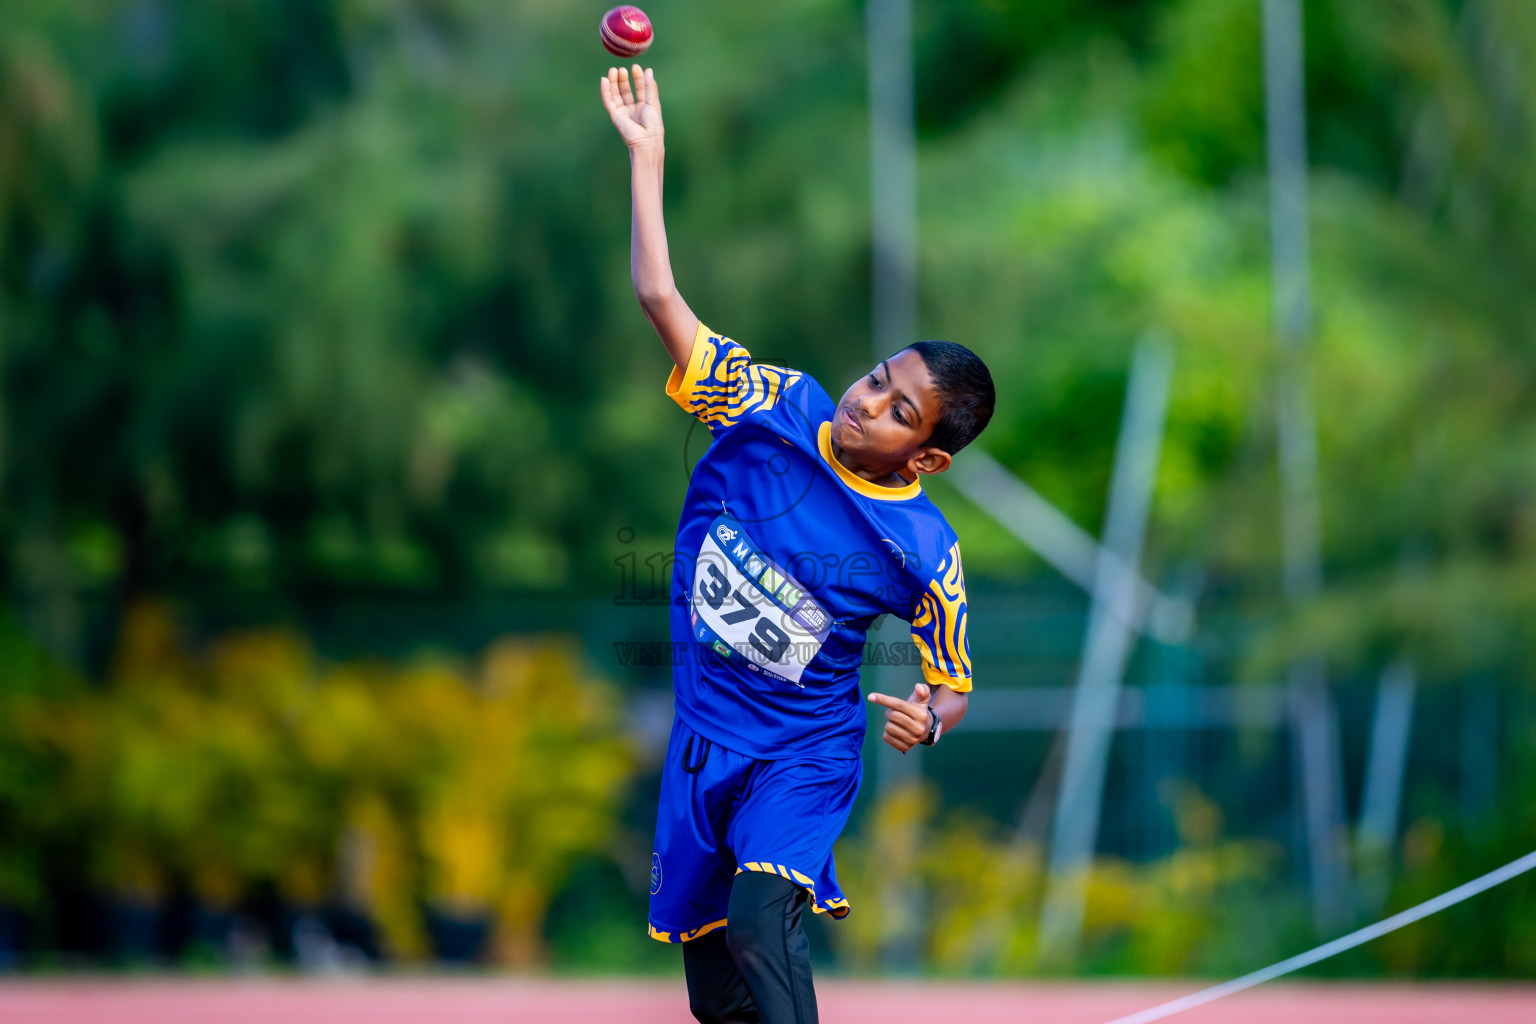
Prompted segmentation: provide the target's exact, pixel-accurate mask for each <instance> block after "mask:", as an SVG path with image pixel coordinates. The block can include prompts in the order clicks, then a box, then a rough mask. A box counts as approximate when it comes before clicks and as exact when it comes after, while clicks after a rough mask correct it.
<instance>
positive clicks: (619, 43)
mask: <svg viewBox="0 0 1536 1024" xmlns="http://www.w3.org/2000/svg"><path fill="white" fill-rule="evenodd" d="M597 34H598V38H600V39H602V41H603V47H604V48H605V49H606V50H607V51H608V52H609V53H611V54H613V55H614V56H615V57H638V56H640V55H641V54H642V53H644V52H645V51H646V49H647V48H648V47H649V46H650V45H651V19H650V18H647V17H646V16H645V12H644V11H642V10H641V9H640V8H638V7H628V6H625V7H615V8H614V9H613V10H611V11H609V12H608V13H607V14H605V15H603V20H602V22H601V23H600V24H599V25H598V26H597Z"/></svg>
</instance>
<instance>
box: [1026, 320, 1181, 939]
mask: <svg viewBox="0 0 1536 1024" xmlns="http://www.w3.org/2000/svg"><path fill="white" fill-rule="evenodd" d="M1172 375H1173V355H1172V353H1171V351H1170V350H1169V348H1168V346H1167V344H1166V343H1164V342H1162V341H1160V340H1156V339H1151V338H1148V339H1144V340H1143V341H1142V343H1141V344H1140V345H1139V346H1137V350H1136V357H1135V360H1134V362H1133V363H1132V366H1131V379H1130V384H1129V386H1128V387H1127V389H1126V395H1125V414H1124V417H1123V419H1122V421H1121V424H1120V438H1119V441H1118V442H1117V443H1116V446H1115V467H1114V475H1113V478H1112V480H1111V481H1110V492H1109V507H1108V510H1107V514H1106V516H1105V524H1104V545H1103V548H1102V549H1101V551H1102V553H1101V555H1100V557H1099V568H1098V572H1097V573H1096V576H1095V579H1094V587H1093V606H1092V608H1091V610H1090V611H1089V615H1088V632H1087V636H1086V637H1085V639H1084V644H1083V647H1084V650H1083V659H1082V662H1081V664H1080V666H1079V668H1078V678H1077V687H1076V689H1075V691H1074V693H1073V703H1072V720H1071V725H1070V726H1069V729H1070V731H1069V733H1068V735H1067V751H1066V759H1065V764H1064V766H1063V769H1062V779H1061V795H1060V797H1059V798H1058V799H1057V801H1056V814H1055V824H1054V828H1053V829H1052V847H1051V863H1050V878H1049V881H1048V884H1047V888H1046V896H1045V905H1044V907H1043V909H1042V913H1041V919H1040V952H1041V957H1042V959H1044V960H1047V961H1052V962H1060V961H1070V960H1072V959H1074V958H1075V957H1076V954H1077V950H1078V945H1079V942H1080V940H1081V938H1082V928H1083V904H1084V897H1085V887H1084V883H1085V882H1086V876H1087V872H1088V868H1089V866H1090V863H1091V861H1092V858H1093V851H1094V847H1095V846H1096V845H1097V843H1098V835H1099V815H1100V813H1101V811H1102V810H1103V800H1104V777H1105V774H1106V772H1107V770H1108V765H1109V744H1110V738H1111V736H1112V735H1113V734H1114V728H1115V717H1116V712H1117V710H1118V707H1119V703H1120V681H1121V677H1122V676H1123V674H1124V672H1125V665H1126V662H1127V661H1128V660H1129V658H1130V655H1131V651H1132V649H1133V647H1134V645H1135V640H1136V633H1135V631H1134V630H1133V629H1132V628H1131V622H1132V616H1133V615H1134V609H1135V603H1136V587H1135V581H1136V579H1137V577H1136V574H1135V572H1134V569H1135V567H1136V566H1137V564H1138V563H1139V562H1140V560H1141V547H1142V541H1143V539H1144V537H1145V536H1146V528H1147V516H1148V514H1149V513H1150V511H1151V507H1152V488H1153V485H1154V484H1155V483H1156V482H1157V464H1158V461H1159V458H1160V457H1161V454H1162V446H1163V425H1164V421H1165V419H1166V417H1167V411H1168V385H1169V382H1170V380H1171V379H1172ZM1106 556H1108V557H1106ZM1111 558H1112V559H1113V560H1114V561H1111ZM1116 563H1118V564H1116ZM1127 568H1129V569H1131V570H1133V571H1131V572H1127V571H1125V570H1126V569H1127Z"/></svg>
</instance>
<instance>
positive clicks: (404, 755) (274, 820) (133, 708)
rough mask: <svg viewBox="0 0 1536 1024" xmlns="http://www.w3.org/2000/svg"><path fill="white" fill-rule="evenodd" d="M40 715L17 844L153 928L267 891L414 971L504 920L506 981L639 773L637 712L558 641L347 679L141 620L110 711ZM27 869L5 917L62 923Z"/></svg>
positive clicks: (26, 710)
mask: <svg viewBox="0 0 1536 1024" xmlns="http://www.w3.org/2000/svg"><path fill="white" fill-rule="evenodd" d="M23 696H25V695H24V694H14V693H13V694H8V698H9V700H10V703H11V704H12V705H16V706H15V707H14V710H15V711H16V712H17V713H16V714H14V715H7V716H6V717H5V723H6V725H5V727H6V728H7V729H8V730H10V732H11V735H10V736H8V737H7V738H8V740H10V741H11V742H7V743H6V744H5V745H4V747H3V749H4V751H5V756H6V759H7V760H6V763H4V764H3V765H0V787H3V788H0V793H3V794H5V800H4V802H3V803H0V808H3V809H5V810H6V811H7V812H9V811H10V810H11V809H12V808H13V807H14V808H15V811H16V813H31V814H32V815H34V816H35V817H36V820H31V821H28V820H21V821H16V822H14V823H12V822H9V821H8V822H7V825H8V827H7V830H6V831H7V834H8V835H17V836H22V837H28V838H29V839H31V840H33V841H34V842H36V843H38V844H39V845H41V846H43V847H44V848H47V847H50V846H51V847H52V848H53V849H55V850H58V849H66V850H67V849H70V848H71V847H79V846H82V845H83V846H84V847H85V855H86V857H87V859H88V860H89V863H90V864H91V865H92V870H93V874H94V881H95V883H96V884H97V885H98V886H100V887H102V888H103V889H104V890H106V891H108V892H110V893H113V894H115V895H116V896H118V897H119V898H122V899H127V900H131V901H133V902H135V903H137V904H140V905H149V906H152V905H155V904H157V903H160V902H163V901H164V900H165V899H166V898H167V897H168V895H169V893H170V890H171V888H172V886H174V885H185V886H186V887H187V888H188V889H189V890H190V892H191V894H192V895H193V896H195V897H196V898H197V899H198V900H199V901H200V903H201V904H202V905H204V906H206V907H209V908H212V909H214V910H219V911H225V912H228V911H232V910H234V909H236V908H237V907H238V906H240V905H241V903H242V900H244V899H246V898H248V897H249V895H250V894H251V893H252V892H253V891H254V890H255V889H256V887H258V886H261V885H263V884H268V885H273V886H275V887H276V889H277V891H278V893H279V894H280V896H281V897H282V898H283V899H284V900H285V901H286V902H287V903H288V904H289V905H291V906H294V907H298V908H306V907H309V908H313V907H319V906H321V905H324V904H331V903H333V904H339V905H342V906H345V907H348V908H350V909H352V910H354V911H356V912H359V913H362V914H365V915H366V916H367V917H368V918H369V919H370V920H372V921H374V922H375V923H376V924H377V925H378V927H379V928H380V929H381V931H382V934H383V940H384V946H385V948H386V950H387V951H389V952H390V953H392V954H394V955H397V956H404V957H419V956H422V955H424V954H425V953H427V952H428V950H427V949H426V946H425V941H426V940H425V933H424V930H423V925H422V913H423V912H424V910H425V909H429V908H430V909H432V910H435V911H440V912H443V913H450V914H453V915H456V916H458V917H461V918H475V917H486V918H489V919H491V920H493V921H494V925H495V930H494V941H495V943H496V950H495V954H494V955H495V958H496V959H497V960H498V961H499V962H502V963H508V964H529V963H537V962H539V961H540V960H541V958H542V955H543V954H542V947H541V939H542V934H543V924H544V912H545V910H546V908H547V904H548V900H549V898H550V896H551V895H552V894H554V893H555V892H557V891H559V889H560V886H561V885H562V884H563V882H564V880H565V878H566V876H567V874H568V873H569V871H570V868H571V866H572V864H573V863H574V862H575V861H576V860H577V859H578V858H580V857H582V856H584V855H589V854H595V853H600V852H603V851H605V850H606V847H607V844H608V843H609V841H610V840H611V838H612V833H613V830H614V822H615V816H616V813H617V802H618V800H619V798H620V796H621V795H622V792H623V789H624V784H625V781H626V780H627V778H628V777H629V775H630V772H631V758H630V754H629V752H628V743H627V741H626V740H625V739H623V738H622V737H621V736H620V735H619V733H618V732H617V724H618V723H617V717H616V711H615V707H614V695H613V694H612V693H611V692H610V691H609V690H608V688H607V687H606V685H605V684H603V683H601V682H599V681H597V680H595V679H593V678H591V677H590V676H588V675H587V674H586V673H585V672H584V670H583V669H582V668H581V666H580V662H579V658H578V656H577V655H576V654H575V653H574V651H573V650H572V645H571V644H570V643H569V642H566V641H561V640H559V639H547V640H539V641H521V640H519V641H512V640H508V641H504V642H502V643H499V644H497V645H495V646H494V647H492V648H491V649H490V650H488V651H487V652H486V653H485V654H484V656H483V657H482V658H480V659H478V663H476V664H473V665H468V664H460V663H458V662H454V661H447V660H441V659H435V660H423V661H420V662H417V663H413V664H407V665H401V666H391V665H387V664H380V663H359V664H343V665H328V664H325V663H322V662H319V661H317V660H316V659H315V658H314V656H313V655H312V654H311V653H310V651H309V650H308V647H307V645H306V644H305V643H304V642H303V641H302V640H301V639H300V638H298V637H297V636H295V635H293V634H290V633H287V632H283V631H277V630H264V631H253V632H245V633H238V634H234V635H230V636H225V637H221V638H219V639H217V640H216V641H215V642H213V643H212V644H210V645H208V647H207V649H206V650H196V649H193V648H191V647H189V646H188V644H187V643H186V642H185V640H184V638H183V637H182V635H181V633H180V631H179V629H178V627H177V624H176V621H175V619H174V618H173V617H172V616H171V615H170V613H169V612H168V610H167V609H166V608H165V607H164V606H162V605H158V604H140V605H137V606H135V607H134V608H133V609H132V610H131V611H130V613H129V614H128V616H127V617H126V618H125V628H124V632H123V637H122V640H121V643H120V645H119V649H118V652H117V655H116V657H115V659H114V665H113V669H112V678H111V680H110V682H109V684H108V686H107V687H106V688H105V689H103V690H100V691H87V690H82V689H81V688H79V687H78V686H75V687H67V686H58V687H55V688H54V689H53V691H52V692H51V693H50V694H48V695H34V696H33V697H32V699H31V700H30V701H27V702H26V703H24V704H23V702H22V697H23ZM10 709H12V708H8V710H10ZM50 755H52V757H51V760H50ZM44 770H46V771H47V772H48V774H47V775H46V776H45V778H44V779H43V780H38V779H36V776H37V775H38V774H39V773H40V772H42V771H44ZM40 781H41V782H44V783H46V786H47V788H46V796H45V795H44V794H43V793H42V792H34V793H31V794H28V793H27V791H26V789H25V787H27V786H32V787H38V785H39V782H40ZM28 795H30V796H31V799H23V797H25V796H28ZM6 816H7V818H9V817H10V814H9V813H7V815H6ZM13 824H14V826H15V830H14V832H13V831H12V828H11V827H9V826H11V825H13ZM6 850H7V857H6V860H5V861H4V862H0V867H3V868H4V873H3V874H0V885H4V887H5V888H4V889H0V898H6V899H8V900H12V901H16V902H19V903H20V904H21V905H22V906H25V907H29V909H40V910H46V909H47V908H46V907H39V906H38V904H39V902H40V901H39V898H38V897H39V896H40V894H41V892H42V886H43V883H44V881H45V880H46V879H47V878H48V877H49V875H48V872H47V871H46V870H44V865H43V864H42V863H41V862H39V861H36V860H34V861H32V862H26V861H24V860H22V859H21V858H23V857H25V855H26V854H27V853H28V852H29V851H28V850H26V849H25V848H22V849H15V848H12V847H11V845H10V843H7V844H6Z"/></svg>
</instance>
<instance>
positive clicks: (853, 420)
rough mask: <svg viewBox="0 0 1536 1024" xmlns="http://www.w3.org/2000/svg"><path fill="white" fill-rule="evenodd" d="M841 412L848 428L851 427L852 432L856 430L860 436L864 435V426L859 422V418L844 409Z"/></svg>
mask: <svg viewBox="0 0 1536 1024" xmlns="http://www.w3.org/2000/svg"><path fill="white" fill-rule="evenodd" d="M842 412H843V419H845V420H847V421H848V425H849V426H851V427H853V429H854V430H857V431H858V432H859V433H861V434H862V433H864V425H863V424H862V423H860V422H859V418H858V417H857V416H855V415H854V414H853V413H851V412H849V411H848V410H847V409H846V408H845V409H843V410H842Z"/></svg>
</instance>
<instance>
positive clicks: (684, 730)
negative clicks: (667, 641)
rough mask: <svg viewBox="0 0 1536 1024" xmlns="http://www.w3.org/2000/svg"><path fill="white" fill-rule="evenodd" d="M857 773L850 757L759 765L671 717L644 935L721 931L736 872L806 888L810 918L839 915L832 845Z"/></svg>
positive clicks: (670, 937)
mask: <svg viewBox="0 0 1536 1024" xmlns="http://www.w3.org/2000/svg"><path fill="white" fill-rule="evenodd" d="M863 777H864V765H863V763H862V762H861V761H860V760H859V759H858V758H831V757H786V758H781V759H779V760H776V761H759V760H756V759H754V758H750V757H747V756H746V755H745V754H738V753H736V752H735V751H734V750H727V749H726V748H725V747H722V746H720V744H718V743H711V742H710V741H709V740H707V739H705V738H704V737H702V736H700V735H699V734H698V733H696V732H694V731H693V730H692V729H690V728H689V727H688V726H686V725H684V724H683V722H682V720H681V719H678V720H676V721H674V722H673V724H672V740H671V742H670V743H668V744H667V763H666V766H665V767H664V768H663V769H662V772H661V807H660V809H659V811H658V813H657V816H656V851H655V853H653V854H652V855H651V913H650V933H651V938H653V939H660V940H661V941H662V942H687V941H688V940H689V939H696V938H698V937H699V936H700V935H704V934H707V933H709V932H712V931H714V930H715V929H716V928H719V927H721V926H722V925H724V924H725V913H726V905H727V903H728V901H729V899H730V895H731V880H732V879H733V878H735V876H736V874H737V873H738V872H741V871H766V872H769V873H770V874H778V875H783V876H784V877H785V878H787V879H789V880H790V881H792V882H794V883H796V884H797V885H799V886H801V887H802V888H804V889H806V890H808V891H809V892H810V894H811V907H812V909H813V910H815V911H816V912H817V913H818V914H824V913H825V914H831V915H832V916H833V917H843V916H844V915H846V914H847V913H848V901H847V900H846V899H844V898H843V892H842V890H841V889H839V888H838V886H837V870H836V865H834V864H833V862H832V843H833V842H834V841H835V840H836V839H837V837H838V835H839V834H841V833H842V831H843V826H844V825H846V824H847V823H848V812H849V811H850V810H852V808H853V798H854V797H855V796H857V795H858V792H859V782H860V780H862V779H863Z"/></svg>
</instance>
